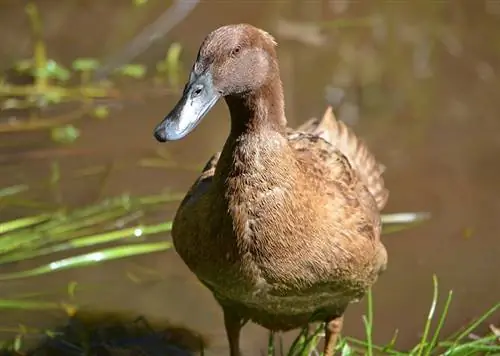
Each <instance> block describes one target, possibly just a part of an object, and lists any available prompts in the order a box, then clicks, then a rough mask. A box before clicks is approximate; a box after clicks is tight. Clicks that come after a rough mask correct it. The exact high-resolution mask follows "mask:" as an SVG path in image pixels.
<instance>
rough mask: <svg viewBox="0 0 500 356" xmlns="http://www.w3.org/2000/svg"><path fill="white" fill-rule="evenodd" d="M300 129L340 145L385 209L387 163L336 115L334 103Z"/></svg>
mask: <svg viewBox="0 0 500 356" xmlns="http://www.w3.org/2000/svg"><path fill="white" fill-rule="evenodd" d="M297 130H299V131H305V132H310V133H313V134H315V135H318V136H320V137H322V138H323V139H325V140H326V141H328V142H330V143H331V144H332V145H334V146H335V147H337V148H338V149H339V150H340V151H341V152H342V153H343V154H344V155H345V156H346V157H347V158H348V159H349V162H350V163H351V165H352V166H353V167H354V168H355V169H356V170H357V171H358V173H359V175H360V177H361V179H363V181H364V183H365V184H366V187H367V188H368V191H369V192H370V193H371V194H372V196H373V197H374V199H375V201H376V203H377V206H378V208H379V210H382V209H383V208H384V206H385V205H386V203H387V199H388V198H389V191H388V190H387V189H386V188H385V186H384V178H383V177H382V174H383V173H384V170H385V166H384V165H382V164H380V163H379V162H377V160H376V159H375V156H374V155H373V154H372V153H371V152H370V150H369V149H368V147H367V146H366V144H365V143H364V142H363V141H362V140H361V139H360V138H358V137H357V136H356V134H355V133H354V132H353V131H352V130H351V129H349V128H348V127H347V126H346V125H345V124H344V123H343V122H342V121H339V120H337V119H336V118H335V115H334V114H333V110H332V108H331V106H329V107H328V108H327V109H326V111H325V114H324V115H323V117H322V118H321V119H312V120H309V121H307V122H306V123H305V124H303V125H302V126H300V127H299V128H298V129H297Z"/></svg>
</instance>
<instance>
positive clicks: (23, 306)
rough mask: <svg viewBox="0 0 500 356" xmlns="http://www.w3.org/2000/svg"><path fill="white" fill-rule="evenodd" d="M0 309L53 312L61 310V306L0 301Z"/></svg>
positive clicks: (56, 304)
mask: <svg viewBox="0 0 500 356" xmlns="http://www.w3.org/2000/svg"><path fill="white" fill-rule="evenodd" d="M0 309H20V310H53V309H61V304H59V303H52V302H43V301H31V300H15V299H0Z"/></svg>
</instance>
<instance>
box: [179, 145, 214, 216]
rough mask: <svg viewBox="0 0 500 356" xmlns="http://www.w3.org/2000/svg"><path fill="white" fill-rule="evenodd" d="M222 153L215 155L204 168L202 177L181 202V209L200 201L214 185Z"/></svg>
mask: <svg viewBox="0 0 500 356" xmlns="http://www.w3.org/2000/svg"><path fill="white" fill-rule="evenodd" d="M219 158H220V152H217V153H216V154H214V155H213V156H212V157H211V158H210V159H209V160H208V162H207V163H206V164H205V167H203V169H202V171H201V174H200V176H199V177H198V179H196V181H195V182H194V183H193V185H192V186H191V188H189V191H188V192H187V193H186V196H185V197H184V200H183V201H182V202H181V205H180V207H183V206H184V205H186V204H188V203H190V202H192V201H194V200H196V199H198V198H199V197H200V196H202V195H203V194H204V193H205V192H206V191H207V190H208V188H209V187H210V184H211V183H212V179H213V176H214V174H215V167H217V163H218V162H219Z"/></svg>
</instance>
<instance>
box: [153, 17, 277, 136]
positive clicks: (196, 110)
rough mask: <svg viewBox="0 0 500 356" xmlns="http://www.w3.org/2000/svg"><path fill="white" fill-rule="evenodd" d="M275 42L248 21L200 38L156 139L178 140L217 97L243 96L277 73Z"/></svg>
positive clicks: (265, 82) (189, 130)
mask: <svg viewBox="0 0 500 356" xmlns="http://www.w3.org/2000/svg"><path fill="white" fill-rule="evenodd" d="M275 46H276V42H275V41H274V38H273V37H272V36H271V35H269V34H268V33H267V32H264V31H263V30H260V29H258V28H256V27H254V26H251V25H248V24H238V25H228V26H223V27H219V28H218V29H216V30H215V31H213V32H211V33H210V34H209V35H208V36H207V37H206V38H205V40H204V41H203V43H202V45H201V47H200V50H199V52H198V57H197V58H196V62H195V63H194V65H193V68H192V70H191V74H190V76H189V82H188V83H187V84H186V86H185V88H184V92H183V94H182V97H181V99H180V100H179V102H178V103H177V105H176V106H175V107H174V109H173V110H172V111H171V112H170V113H169V114H168V115H167V116H166V117H165V118H164V119H163V121H162V122H161V123H160V124H159V125H158V126H157V127H156V129H155V132H154V134H155V137H156V139H157V140H158V141H160V142H165V141H174V140H179V139H181V138H183V137H185V136H186V135H187V134H189V133H190V132H191V131H193V130H194V128H195V127H196V126H197V125H198V124H199V123H200V121H201V120H202V119H203V117H204V116H205V115H206V114H207V113H208V111H209V110H210V109H211V108H212V107H213V106H214V105H215V103H216V102H217V101H218V99H219V98H221V97H227V96H245V95H248V94H251V93H252V92H256V91H258V90H259V89H260V88H262V87H264V86H266V85H267V84H268V83H270V82H272V81H273V80H275V79H276V77H277V76H279V71H278V63H277V58H276V51H275Z"/></svg>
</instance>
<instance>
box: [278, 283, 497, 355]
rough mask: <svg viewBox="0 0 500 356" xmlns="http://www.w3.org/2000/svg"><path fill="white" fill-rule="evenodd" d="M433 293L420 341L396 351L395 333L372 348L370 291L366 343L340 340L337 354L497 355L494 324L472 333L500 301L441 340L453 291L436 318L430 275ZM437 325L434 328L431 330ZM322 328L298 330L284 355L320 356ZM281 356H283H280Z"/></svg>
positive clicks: (346, 339) (365, 323)
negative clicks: (481, 332)
mask: <svg viewBox="0 0 500 356" xmlns="http://www.w3.org/2000/svg"><path fill="white" fill-rule="evenodd" d="M433 284H434V293H433V297H432V302H431V306H430V310H429V314H428V315H427V318H426V323H425V326H424V331H423V335H422V338H421V339H420V340H419V342H418V343H417V344H416V345H415V346H414V347H413V348H411V349H410V350H407V351H403V350H398V349H397V348H396V347H395V343H396V339H397V335H398V333H397V332H396V333H395V334H394V337H393V338H392V340H390V341H389V343H387V344H386V345H375V344H374V343H373V337H372V334H373V330H374V328H375V326H376V323H375V321H374V320H373V296H372V293H371V291H369V292H368V294H367V298H366V300H367V310H366V315H364V316H363V323H364V326H365V334H366V337H365V340H358V339H355V338H351V337H343V338H342V340H341V342H340V343H339V345H338V347H337V351H338V353H339V354H341V355H343V356H347V355H369V356H372V355H395V356H432V355H442V356H466V355H469V356H470V355H500V331H499V329H497V328H496V327H494V326H493V325H490V330H491V332H490V333H488V334H486V335H484V336H481V337H477V336H476V335H475V334H474V332H475V331H476V329H477V328H478V327H479V326H480V325H481V324H483V323H484V322H485V320H486V319H488V318H489V317H491V316H493V315H494V314H495V313H497V312H498V311H500V302H498V303H496V304H495V305H494V306H492V307H491V308H490V309H488V310H487V311H486V312H485V313H484V314H483V315H481V316H480V317H479V318H477V319H476V320H474V321H473V322H472V323H470V324H469V325H467V326H465V327H464V328H463V329H461V330H459V331H457V332H456V333H454V334H453V335H452V336H450V337H442V335H441V330H442V327H443V325H444V323H445V321H446V317H447V315H448V310H449V307H450V305H451V301H452V296H453V292H452V291H449V292H448V294H447V296H446V300H445V304H444V307H443V310H442V311H441V313H440V314H439V315H438V313H437V310H436V306H437V303H438V299H439V288H438V279H437V277H436V276H433ZM433 324H436V326H435V327H432V325H433ZM322 333H323V326H322V325H320V326H319V327H318V328H317V329H316V330H315V331H314V332H313V333H312V335H308V329H307V328H305V329H303V330H302V331H301V333H300V334H299V336H298V337H297V338H296V339H295V342H294V343H293V344H292V346H291V348H290V349H289V351H288V352H287V353H286V356H311V355H321V353H320V351H319V348H318V343H319V340H320V339H321V337H322ZM269 340H270V341H269V344H270V345H271V344H273V339H272V336H270V339H269ZM268 350H270V352H268V356H276V353H275V352H274V348H272V347H269V348H268ZM281 355H283V356H284V354H283V353H282V354H281Z"/></svg>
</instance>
